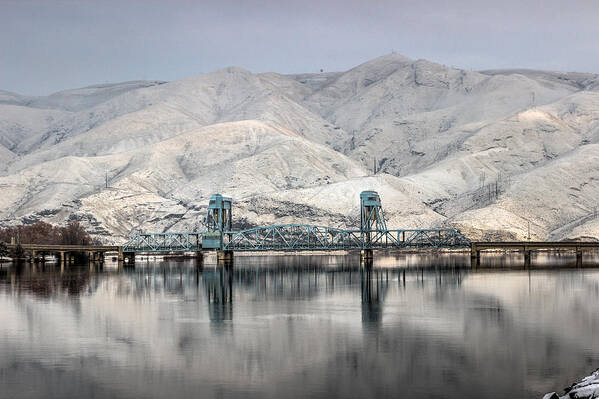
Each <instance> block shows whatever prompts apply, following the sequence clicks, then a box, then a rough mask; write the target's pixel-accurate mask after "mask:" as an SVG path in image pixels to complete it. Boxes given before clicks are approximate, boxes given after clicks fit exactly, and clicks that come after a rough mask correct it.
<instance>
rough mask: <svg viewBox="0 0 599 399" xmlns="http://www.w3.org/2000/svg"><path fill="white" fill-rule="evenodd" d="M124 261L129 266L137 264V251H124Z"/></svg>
mask: <svg viewBox="0 0 599 399" xmlns="http://www.w3.org/2000/svg"><path fill="white" fill-rule="evenodd" d="M123 261H124V262H126V263H127V264H128V265H129V266H133V265H135V252H123Z"/></svg>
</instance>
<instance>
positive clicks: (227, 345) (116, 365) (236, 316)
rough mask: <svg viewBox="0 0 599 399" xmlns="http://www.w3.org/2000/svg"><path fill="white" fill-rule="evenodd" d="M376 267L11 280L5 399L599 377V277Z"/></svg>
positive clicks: (239, 268) (394, 261) (244, 264)
mask: <svg viewBox="0 0 599 399" xmlns="http://www.w3.org/2000/svg"><path fill="white" fill-rule="evenodd" d="M375 256H376V259H375V264H374V266H373V267H372V269H364V268H362V267H360V262H359V258H356V257H355V256H266V257H257V256H256V257H254V256H250V257H242V256H238V257H236V259H235V263H234V265H233V267H218V266H216V265H211V264H205V265H203V267H198V266H197V265H196V263H195V261H194V260H186V261H143V262H137V263H136V265H135V267H125V268H124V269H122V270H119V268H118V267H117V266H116V265H114V264H111V263H107V264H106V265H104V266H102V267H100V266H92V267H90V266H89V265H76V266H68V267H66V268H64V269H62V270H61V268H60V266H56V265H52V264H46V265H44V266H42V265H21V266H15V265H11V264H3V265H0V383H1V388H0V398H92V397H96V398H191V397H194V398H195V397H201V398H294V397H312V398H332V397H333V398H334V397H339V398H375V397H377V398H382V397H406V398H507V397H514V398H535V397H536V398H540V397H542V395H543V394H544V393H546V392H549V391H553V390H557V391H561V390H562V388H563V387H565V386H566V385H569V384H570V383H572V382H574V381H578V380H579V379H580V378H581V377H582V376H585V375H588V374H589V373H590V372H591V371H593V370H594V369H596V368H597V367H599V269H595V268H593V267H587V268H582V269H573V268H568V267H566V266H569V265H570V264H571V263H572V261H573V259H574V258H573V257H572V258H571V257H567V256H566V257H561V256H556V255H549V254H547V255H540V256H538V257H537V259H535V262H536V264H537V266H536V267H533V268H532V269H530V270H523V269H522V268H521V267H519V265H520V263H519V260H518V259H516V258H515V257H511V256H495V257H492V258H489V259H487V260H486V261H485V262H483V264H482V265H481V266H483V267H481V268H480V269H477V270H472V269H471V268H470V267H469V263H468V262H469V258H468V257H467V256H463V255H431V256H422V255H417V254H397V255H389V256H377V255H375ZM574 262H575V259H574ZM585 262H587V264H591V265H592V264H595V266H599V259H598V258H597V257H596V256H595V257H589V258H588V259H585ZM484 266H486V267H484Z"/></svg>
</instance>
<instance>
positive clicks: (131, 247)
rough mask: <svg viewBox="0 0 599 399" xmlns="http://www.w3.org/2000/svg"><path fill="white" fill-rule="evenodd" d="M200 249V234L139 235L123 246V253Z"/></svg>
mask: <svg viewBox="0 0 599 399" xmlns="http://www.w3.org/2000/svg"><path fill="white" fill-rule="evenodd" d="M201 249H202V233H201V232H189V233H140V234H136V235H134V236H133V237H132V238H131V239H130V240H129V241H128V242H127V243H126V244H125V245H124V246H123V251H124V252H192V251H200V250H201Z"/></svg>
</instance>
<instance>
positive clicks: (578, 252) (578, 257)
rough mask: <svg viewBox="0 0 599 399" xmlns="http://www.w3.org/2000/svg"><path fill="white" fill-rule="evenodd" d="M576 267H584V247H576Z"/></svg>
mask: <svg viewBox="0 0 599 399" xmlns="http://www.w3.org/2000/svg"><path fill="white" fill-rule="evenodd" d="M576 267H582V249H581V248H576Z"/></svg>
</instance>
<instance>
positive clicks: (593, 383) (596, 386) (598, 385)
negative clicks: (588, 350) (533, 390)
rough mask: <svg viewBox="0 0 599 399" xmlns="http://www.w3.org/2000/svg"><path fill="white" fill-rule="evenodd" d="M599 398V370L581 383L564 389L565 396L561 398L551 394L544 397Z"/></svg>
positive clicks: (554, 398)
mask: <svg viewBox="0 0 599 399" xmlns="http://www.w3.org/2000/svg"><path fill="white" fill-rule="evenodd" d="M598 397H599V369H597V370H595V372H594V373H593V374H591V375H589V376H588V377H584V378H583V379H582V380H581V381H580V382H577V383H574V384H572V385H571V386H569V387H568V388H565V389H564V395H563V396H559V395H558V394H557V393H555V392H551V393H548V394H546V395H545V396H543V399H570V398H578V399H591V398H598Z"/></svg>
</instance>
